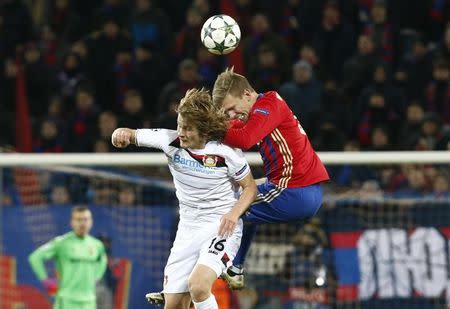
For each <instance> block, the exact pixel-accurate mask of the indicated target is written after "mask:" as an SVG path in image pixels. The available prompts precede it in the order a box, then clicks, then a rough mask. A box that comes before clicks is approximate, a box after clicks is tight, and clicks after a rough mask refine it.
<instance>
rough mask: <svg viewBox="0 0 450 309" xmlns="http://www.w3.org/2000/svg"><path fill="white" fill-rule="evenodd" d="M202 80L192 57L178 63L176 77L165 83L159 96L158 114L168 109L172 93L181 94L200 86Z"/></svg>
mask: <svg viewBox="0 0 450 309" xmlns="http://www.w3.org/2000/svg"><path fill="white" fill-rule="evenodd" d="M201 86H202V81H201V80H200V75H199V74H198V66H197V63H196V62H195V61H194V60H192V59H185V60H183V61H182V62H181V63H180V64H179V65H178V78H177V79H176V80H173V81H170V82H169V83H167V84H166V85H165V86H164V88H163V89H162V91H161V94H160V96H159V103H158V108H157V109H156V110H157V111H158V114H160V113H161V112H163V111H166V110H168V105H169V103H170V100H171V97H172V95H174V94H177V95H179V96H181V97H182V96H183V95H184V94H185V93H186V91H188V90H189V89H192V88H201Z"/></svg>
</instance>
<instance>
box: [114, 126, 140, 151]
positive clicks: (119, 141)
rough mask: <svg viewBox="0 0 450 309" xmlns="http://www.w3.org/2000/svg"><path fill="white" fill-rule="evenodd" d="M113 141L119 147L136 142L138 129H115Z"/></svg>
mask: <svg viewBox="0 0 450 309" xmlns="http://www.w3.org/2000/svg"><path fill="white" fill-rule="evenodd" d="M111 142H112V144H113V146H114V147H117V148H125V147H127V146H128V145H130V144H136V130H132V129H128V128H118V129H115V130H114V132H113V134H112V136H111Z"/></svg>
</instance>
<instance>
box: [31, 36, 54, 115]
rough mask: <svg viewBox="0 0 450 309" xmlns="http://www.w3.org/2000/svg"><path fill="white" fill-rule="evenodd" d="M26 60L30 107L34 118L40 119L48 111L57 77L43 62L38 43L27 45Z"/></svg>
mask: <svg viewBox="0 0 450 309" xmlns="http://www.w3.org/2000/svg"><path fill="white" fill-rule="evenodd" d="M24 60H25V61H24V70H25V85H26V90H27V96H28V106H29V108H30V112H31V115H32V116H33V117H40V116H43V114H44V113H45V112H46V110H47V105H48V100H49V98H50V91H51V89H52V88H53V87H54V84H55V77H54V75H53V74H52V72H51V71H50V70H49V69H48V67H47V65H46V64H45V62H44V61H43V59H42V57H41V52H40V50H39V48H38V46H37V45H36V43H34V42H31V43H28V44H27V45H26V47H25V51H24Z"/></svg>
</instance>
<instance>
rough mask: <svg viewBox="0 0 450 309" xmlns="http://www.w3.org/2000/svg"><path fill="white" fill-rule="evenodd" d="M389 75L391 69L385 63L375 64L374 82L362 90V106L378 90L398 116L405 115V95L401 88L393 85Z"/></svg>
mask: <svg viewBox="0 0 450 309" xmlns="http://www.w3.org/2000/svg"><path fill="white" fill-rule="evenodd" d="M389 76H390V75H389V69H388V67H387V65H386V64H385V63H378V64H377V65H376V66H375V68H374V71H373V81H372V83H371V84H368V86H367V87H365V88H364V89H363V90H362V92H361V96H360V104H361V107H362V108H364V106H366V105H367V102H368V99H369V98H370V96H371V95H372V94H373V93H375V92H378V93H381V94H383V96H384V98H385V100H386V101H387V104H388V105H389V106H390V108H391V109H392V111H393V112H394V113H395V114H396V117H403V115H404V112H405V96H404V94H403V93H402V92H401V90H400V89H398V88H396V87H395V86H393V84H392V82H391V80H390V78H389Z"/></svg>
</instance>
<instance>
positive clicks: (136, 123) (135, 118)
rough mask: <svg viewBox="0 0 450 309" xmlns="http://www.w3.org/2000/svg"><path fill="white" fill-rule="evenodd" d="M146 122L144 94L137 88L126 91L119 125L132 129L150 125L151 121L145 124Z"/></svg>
mask: <svg viewBox="0 0 450 309" xmlns="http://www.w3.org/2000/svg"><path fill="white" fill-rule="evenodd" d="M144 122H145V118H144V112H143V103H142V96H141V94H140V93H139V92H138V91H136V90H128V91H127V92H126V93H125V98H124V101H123V106H122V112H121V113H120V117H119V127H125V128H131V129H137V128H146V127H148V126H149V123H148V122H147V123H146V124H144Z"/></svg>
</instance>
